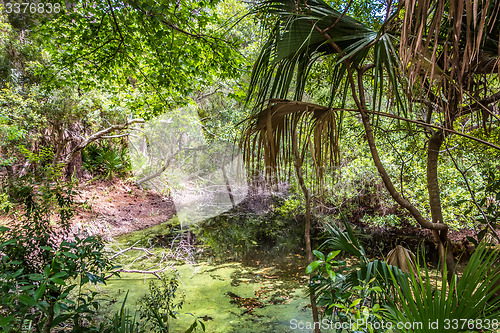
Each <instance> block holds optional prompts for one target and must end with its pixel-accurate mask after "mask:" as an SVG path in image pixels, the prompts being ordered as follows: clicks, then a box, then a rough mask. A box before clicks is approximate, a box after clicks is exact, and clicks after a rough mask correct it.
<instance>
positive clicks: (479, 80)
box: [399, 0, 500, 121]
mask: <svg viewBox="0 0 500 333" xmlns="http://www.w3.org/2000/svg"><path fill="white" fill-rule="evenodd" d="M404 8H405V11H404V19H403V21H402V26H401V31H402V32H401V43H400V49H399V53H400V56H401V59H402V63H403V67H404V68H405V69H406V72H407V75H408V77H409V78H410V82H411V84H412V85H415V84H416V87H420V88H424V89H426V92H427V94H428V95H432V96H433V99H434V101H433V102H434V103H436V104H438V105H439V106H440V107H441V110H442V111H443V112H444V119H446V120H447V121H453V120H455V119H456V118H457V117H458V116H459V115H460V114H461V112H462V110H461V108H462V106H463V105H464V104H469V103H470V102H471V101H470V100H469V101H468V99H474V98H475V99H480V98H485V97H488V95H489V94H491V92H490V89H489V87H488V84H489V83H488V80H487V79H485V76H487V75H490V74H493V73H495V72H498V74H499V75H500V66H499V55H500V0H455V1H451V0H405V5H404ZM478 93H481V94H483V96H480V95H479V96H478ZM464 102H465V103H464Z"/></svg>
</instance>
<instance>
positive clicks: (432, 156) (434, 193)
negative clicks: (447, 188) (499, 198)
mask: <svg viewBox="0 0 500 333" xmlns="http://www.w3.org/2000/svg"><path fill="white" fill-rule="evenodd" d="M443 141H444V134H443V132H442V131H436V132H434V133H433V134H432V136H431V138H430V139H429V142H428V147H427V190H428V192H429V205H430V208H431V216H432V223H443V212H442V208H441V198H440V193H441V192H440V190H439V181H438V172H437V167H438V159H439V150H440V149H441V145H442V144H443ZM432 233H433V235H434V238H435V240H436V242H437V246H438V253H439V261H440V263H441V265H442V270H444V265H445V263H446V268H447V279H448V280H449V281H450V280H451V277H452V276H453V274H454V272H455V258H454V257H453V248H452V246H451V244H450V242H449V240H448V229H445V230H433V231H432Z"/></svg>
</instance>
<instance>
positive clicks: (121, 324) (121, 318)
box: [99, 292, 145, 333]
mask: <svg viewBox="0 0 500 333" xmlns="http://www.w3.org/2000/svg"><path fill="white" fill-rule="evenodd" d="M127 297H128V292H127V294H126V295H125V298H124V300H123V303H122V306H121V308H120V310H119V311H117V312H116V313H115V315H114V316H113V318H112V319H111V320H110V321H109V322H106V323H102V324H101V327H100V329H99V333H143V332H145V329H144V327H143V326H142V325H141V324H139V323H138V322H137V321H136V320H135V316H134V317H133V318H132V316H131V315H130V311H129V310H128V309H125V304H126V303H127Z"/></svg>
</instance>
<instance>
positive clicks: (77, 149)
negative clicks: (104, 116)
mask: <svg viewBox="0 0 500 333" xmlns="http://www.w3.org/2000/svg"><path fill="white" fill-rule="evenodd" d="M136 123H144V119H140V118H139V119H131V120H129V121H127V122H126V123H125V124H121V125H112V126H110V127H108V128H106V129H103V130H101V131H99V132H97V133H94V134H92V135H90V136H89V137H87V138H85V139H83V141H82V142H80V143H79V144H78V145H77V146H76V147H75V148H73V150H71V152H70V153H69V154H67V155H66V158H65V159H64V160H63V164H64V165H68V164H69V163H70V162H71V161H72V160H73V159H74V158H75V157H76V156H77V155H78V153H79V152H80V151H81V150H83V149H84V148H85V147H87V146H88V145H89V144H90V143H92V142H94V141H97V140H99V139H102V138H103V137H105V136H106V134H109V133H111V132H114V131H121V130H124V129H126V128H128V126H130V125H132V124H136Z"/></svg>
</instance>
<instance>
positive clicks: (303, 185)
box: [292, 130, 321, 333]
mask: <svg viewBox="0 0 500 333" xmlns="http://www.w3.org/2000/svg"><path fill="white" fill-rule="evenodd" d="M297 141H298V140H297V132H296V131H295V130H294V132H293V138H292V149H293V155H294V159H295V163H294V166H295V173H296V175H297V180H298V181H299V185H300V188H301V190H302V193H303V194H304V197H305V199H306V223H305V228H304V240H305V243H306V257H307V262H308V264H310V263H311V262H312V261H313V255H312V247H311V194H310V193H309V190H308V189H307V186H306V183H305V181H304V177H303V176H302V159H301V158H300V153H299V148H298V142H297ZM310 281H311V280H310ZM314 298H315V294H314V292H313V291H312V290H311V292H310V294H309V300H310V302H311V310H312V315H313V321H314V333H321V330H320V322H319V314H318V307H317V306H316V300H315V299H314Z"/></svg>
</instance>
